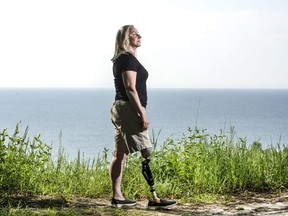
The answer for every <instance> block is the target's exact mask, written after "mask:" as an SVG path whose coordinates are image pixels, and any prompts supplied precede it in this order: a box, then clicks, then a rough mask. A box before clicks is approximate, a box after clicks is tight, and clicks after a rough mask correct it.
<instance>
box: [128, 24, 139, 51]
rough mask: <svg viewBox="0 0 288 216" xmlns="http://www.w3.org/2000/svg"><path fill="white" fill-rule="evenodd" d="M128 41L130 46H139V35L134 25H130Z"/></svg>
mask: <svg viewBox="0 0 288 216" xmlns="http://www.w3.org/2000/svg"><path fill="white" fill-rule="evenodd" d="M129 42H130V46H132V47H135V48H137V47H140V46H141V35H140V34H139V32H138V31H137V29H136V28H135V27H132V28H131V29H130V32H129Z"/></svg>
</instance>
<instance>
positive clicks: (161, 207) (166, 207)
mask: <svg viewBox="0 0 288 216" xmlns="http://www.w3.org/2000/svg"><path fill="white" fill-rule="evenodd" d="M175 205H176V203H174V204H171V205H167V206H148V209H151V210H157V209H165V210H169V209H171V208H172V207H173V206H175Z"/></svg>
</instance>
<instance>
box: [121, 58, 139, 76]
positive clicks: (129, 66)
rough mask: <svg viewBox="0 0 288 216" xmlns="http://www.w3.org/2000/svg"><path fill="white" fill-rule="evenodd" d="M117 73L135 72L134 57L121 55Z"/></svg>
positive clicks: (135, 62) (135, 63)
mask: <svg viewBox="0 0 288 216" xmlns="http://www.w3.org/2000/svg"><path fill="white" fill-rule="evenodd" d="M118 69H119V72H121V73H122V72H124V71H128V70H131V71H135V72H136V71H137V61H136V59H135V57H134V56H133V55H131V54H122V55H121V56H120V58H119V65H118Z"/></svg>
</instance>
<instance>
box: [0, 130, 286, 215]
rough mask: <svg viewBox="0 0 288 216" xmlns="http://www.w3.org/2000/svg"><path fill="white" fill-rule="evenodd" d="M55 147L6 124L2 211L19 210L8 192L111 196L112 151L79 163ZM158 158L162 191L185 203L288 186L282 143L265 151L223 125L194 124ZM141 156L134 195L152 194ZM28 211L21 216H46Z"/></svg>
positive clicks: (0, 136) (131, 180)
mask: <svg viewBox="0 0 288 216" xmlns="http://www.w3.org/2000/svg"><path fill="white" fill-rule="evenodd" d="M152 141H153V143H154V146H156V145H159V143H157V137H155V136H153V137H152ZM51 152H52V149H51V147H50V146H49V145H47V144H46V143H43V142H42V141H41V137H40V136H36V137H34V138H33V139H32V140H29V138H28V128H27V129H26V130H25V131H24V132H23V134H21V133H20V132H19V127H18V125H17V126H16V128H15V132H14V133H13V134H12V135H9V134H8V133H7V130H6V129H4V130H3V131H2V132H1V133H0V196H1V197H0V198H1V199H0V206H1V207H2V208H1V210H0V214H1V215H18V213H17V210H15V208H14V209H13V208H10V207H9V204H10V203H9V197H13V196H15V194H21V195H24V196H33V195H53V196H61V197H63V199H64V200H65V201H66V202H69V199H70V197H74V196H79V197H93V198H105V199H110V197H111V186H110V179H109V171H108V168H109V161H108V158H107V152H108V150H107V149H104V150H103V152H102V153H100V154H99V155H98V157H97V158H93V159H84V157H82V156H81V153H80V152H79V153H78V157H77V158H75V159H74V160H72V161H71V160H68V158H67V157H66V156H65V151H64V149H62V148H60V149H59V151H58V154H57V155H56V157H52V156H51ZM151 160H152V161H151V163H150V165H151V169H152V171H153V175H154V179H155V186H156V189H157V192H158V194H160V195H161V196H162V197H168V198H173V199H179V200H182V201H185V202H195V201H197V202H198V201H199V200H200V201H201V200H203V199H204V200H206V201H207V200H209V199H211V200H212V201H213V200H215V199H217V197H219V196H221V195H229V194H231V193H235V192H242V191H258V192H259V191H265V192H279V191H281V190H284V189H287V188H288V149H287V147H286V146H285V145H282V146H281V145H280V143H278V144H277V145H276V146H270V147H268V148H265V149H263V148H262V146H261V144H260V143H259V142H254V143H253V144H251V145H248V144H247V143H246V140H245V139H244V138H235V132H234V129H233V128H231V130H230V132H229V133H224V132H223V131H222V130H220V132H219V134H218V135H210V134H208V133H207V132H206V130H202V129H198V128H194V129H188V131H187V133H185V134H183V136H182V138H180V139H177V140H173V139H171V138H167V140H166V141H165V142H164V143H163V144H162V145H161V146H159V148H158V147H157V148H155V152H154V154H153V156H152V157H151ZM141 161H142V159H141V157H140V155H139V154H137V153H136V154H133V155H130V156H129V158H128V160H127V162H126V164H125V166H126V169H125V170H124V176H123V185H125V187H123V190H124V191H123V192H124V194H125V196H126V197H128V198H131V199H142V198H147V197H149V195H150V192H149V187H147V183H146V181H145V179H144V178H143V176H142V174H141V172H142V171H141ZM191 197H193V198H191ZM21 211H23V212H21V215H39V214H40V213H39V214H38V213H37V212H34V213H35V214H34V213H31V212H30V213H31V214H30V213H29V211H27V214H26V212H25V209H24V210H23V209H22V210H21ZM53 211H54V210H53V209H47V210H46V213H45V215H55V214H54V213H53ZM64 211H66V212H67V211H70V210H69V209H68V210H63V214H59V215H65V214H66V213H65V212H64ZM7 212H8V213H7ZM4 213H5V214H4ZM58 213H59V211H58ZM68 213H69V214H68ZM68 213H67V214H66V215H73V214H72V213H71V212H68ZM19 215H20V214H19ZM41 215H42V214H41ZM95 215H97V214H95ZM99 215H101V213H99ZM118 215H119V214H118Z"/></svg>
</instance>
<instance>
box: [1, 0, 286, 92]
mask: <svg viewBox="0 0 288 216" xmlns="http://www.w3.org/2000/svg"><path fill="white" fill-rule="evenodd" d="M126 24H134V25H135V27H136V28H137V29H138V31H139V32H140V33H141V34H142V36H143V38H142V47H140V48H139V49H138V53H137V57H138V59H139V60H140V62H142V64H143V65H144V67H146V69H147V70H148V71H149V73H150V77H149V81H148V85H149V87H155V88H288V82H287V80H288V51H287V50H288V1H286V0H269V1H268V0H157V1H156V0H146V1H135V0H134V1H131V0H122V1H118V0H106V1H94V0H93V1H92V0H87V1H80V0H78V1H75V0H49V1H42V0H34V1H32V0H26V1H21V0H9V1H8V0H7V1H0V74H1V79H0V87H113V77H112V71H111V69H112V63H111V61H110V59H111V57H112V55H113V51H114V50H113V49H114V40H115V35H116V32H117V30H118V29H119V27H120V26H122V25H126Z"/></svg>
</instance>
